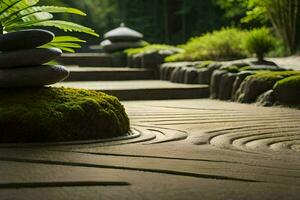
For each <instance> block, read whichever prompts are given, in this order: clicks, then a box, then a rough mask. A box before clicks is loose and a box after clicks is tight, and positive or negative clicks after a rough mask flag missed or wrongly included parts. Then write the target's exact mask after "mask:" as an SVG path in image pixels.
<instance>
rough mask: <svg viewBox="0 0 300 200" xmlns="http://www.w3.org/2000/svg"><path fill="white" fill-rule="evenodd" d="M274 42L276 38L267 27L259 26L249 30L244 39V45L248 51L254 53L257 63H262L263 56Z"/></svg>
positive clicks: (272, 46) (271, 47) (273, 45)
mask: <svg viewBox="0 0 300 200" xmlns="http://www.w3.org/2000/svg"><path fill="white" fill-rule="evenodd" d="M275 44H276V38H275V37H274V36H273V35H272V33H271V32H270V30H269V29H267V28H259V29H253V30H251V31H249V33H248V35H247V37H246V38H245V40H244V47H245V49H246V50H247V51H248V52H249V53H255V55H256V58H257V60H258V62H259V63H263V62H264V61H265V60H264V56H265V55H266V54H267V53H268V52H270V51H271V50H272V49H273V48H274V47H275Z"/></svg>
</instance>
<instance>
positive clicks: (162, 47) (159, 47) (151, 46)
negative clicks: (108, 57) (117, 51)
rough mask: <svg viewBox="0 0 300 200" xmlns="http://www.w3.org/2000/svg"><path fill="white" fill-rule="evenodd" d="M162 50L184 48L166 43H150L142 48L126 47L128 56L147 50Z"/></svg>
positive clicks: (178, 50) (176, 50) (175, 50)
mask: <svg viewBox="0 0 300 200" xmlns="http://www.w3.org/2000/svg"><path fill="white" fill-rule="evenodd" d="M160 50H171V51H174V52H180V51H182V49H180V48H177V47H175V46H171V45H166V44H149V45H146V46H145V47H142V48H132V49H126V50H125V51H124V52H125V53H126V54H127V55H128V56H133V55H137V54H141V53H147V52H155V51H160Z"/></svg>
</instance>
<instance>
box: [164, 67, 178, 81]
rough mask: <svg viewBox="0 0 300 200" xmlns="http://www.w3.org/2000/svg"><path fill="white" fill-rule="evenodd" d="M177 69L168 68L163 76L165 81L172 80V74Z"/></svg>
mask: <svg viewBox="0 0 300 200" xmlns="http://www.w3.org/2000/svg"><path fill="white" fill-rule="evenodd" d="M175 69H176V67H172V66H169V67H167V69H166V71H165V73H164V74H163V80H171V74H172V72H173V71H174V70H175Z"/></svg>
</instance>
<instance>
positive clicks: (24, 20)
mask: <svg viewBox="0 0 300 200" xmlns="http://www.w3.org/2000/svg"><path fill="white" fill-rule="evenodd" d="M52 18H53V15H52V14H50V13H48V12H38V13H33V14H30V15H27V16H24V17H21V18H16V19H15V20H12V21H8V22H6V23H3V25H4V26H5V27H6V29H9V28H10V27H12V26H18V25H31V24H34V23H37V22H40V21H46V20H50V19H52Z"/></svg>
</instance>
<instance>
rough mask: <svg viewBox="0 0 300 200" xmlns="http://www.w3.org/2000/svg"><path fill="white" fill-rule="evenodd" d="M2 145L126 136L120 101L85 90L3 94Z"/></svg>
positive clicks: (0, 109) (0, 101) (0, 107)
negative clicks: (4, 143) (6, 143)
mask: <svg viewBox="0 0 300 200" xmlns="http://www.w3.org/2000/svg"><path fill="white" fill-rule="evenodd" d="M0 96H1V99H0V129H1V134H0V143H3V142H55V141H70V140H91V139H100V138H110V137H116V136H121V135H126V134H127V133H128V131H129V119H128V117H127V115H126V113H125V109H124V107H123V106H122V105H121V104H120V102H119V101H118V99H117V98H116V97H113V96H109V95H107V94H104V93H101V92H95V91H89V90H82V89H67V88H51V87H47V88H46V87H44V88H32V89H30V88H29V89H15V90H6V89H2V90H0Z"/></svg>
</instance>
